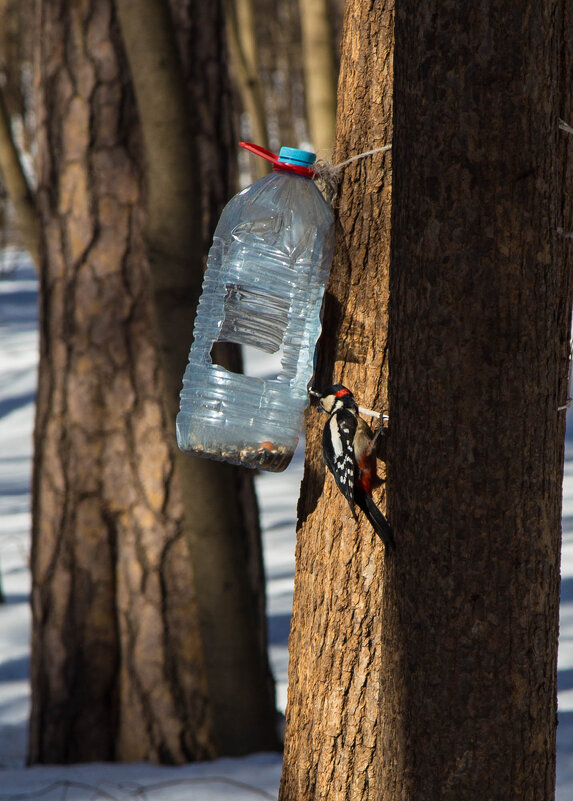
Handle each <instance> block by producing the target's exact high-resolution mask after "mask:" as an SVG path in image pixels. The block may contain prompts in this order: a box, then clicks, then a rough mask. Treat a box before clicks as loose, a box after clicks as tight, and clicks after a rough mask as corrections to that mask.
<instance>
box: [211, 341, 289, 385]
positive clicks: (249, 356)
mask: <svg viewBox="0 0 573 801" xmlns="http://www.w3.org/2000/svg"><path fill="white" fill-rule="evenodd" d="M216 345H217V343H215V344H214V345H213V347H212V348H211V353H210V356H211V361H212V363H213V364H219V359H217V356H216V354H215V351H216ZM241 352H242V356H243V370H242V373H241V372H240V371H239V370H234V369H233V368H232V366H230V365H229V364H225V365H222V366H224V367H225V369H226V370H229V372H231V373H237V374H238V375H241V374H242V375H245V376H247V377H248V378H259V379H261V380H262V381H274V380H276V379H277V378H278V375H279V373H280V371H281V367H282V357H283V348H282V346H281V347H280V348H279V349H278V350H277V351H275V353H269V352H268V351H265V350H263V349H261V348H257V347H255V346H254V345H242V346H241Z"/></svg>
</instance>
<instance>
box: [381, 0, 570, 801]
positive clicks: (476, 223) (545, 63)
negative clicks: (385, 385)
mask: <svg viewBox="0 0 573 801" xmlns="http://www.w3.org/2000/svg"><path fill="white" fill-rule="evenodd" d="M564 6H565V4H557V5H556V4H555V3H553V2H542V3H532V2H529V3H525V4H524V3H523V2H516V0H513V1H512V2H507V0H503V2H502V1H501V0H494V2H491V3H489V4H487V5H486V6H476V7H474V6H465V5H456V6H455V7H454V5H453V4H452V3H449V2H436V3H432V4H431V5H428V6H424V5H422V6H421V5H420V3H415V2H412V0H405V2H402V3H400V5H399V7H398V6H397V16H396V50H395V52H396V59H395V75H396V79H395V106H394V108H395V135H394V149H393V159H394V185H393V215H392V254H393V255H392V264H391V286H390V332H391V339H390V345H389V363H390V441H389V459H388V463H389V496H390V502H389V506H390V519H391V520H392V523H393V525H394V528H395V531H396V539H397V544H398V550H397V553H396V558H395V559H393V560H391V563H390V565H389V567H388V574H387V582H386V585H385V588H384V597H383V619H384V631H385V641H386V644H385V648H384V652H383V660H382V674H381V675H382V677H383V680H382V692H381V731H382V736H381V738H380V742H379V754H380V762H381V780H380V785H379V787H378V797H384V798H392V799H396V801H401V800H402V799H403V800H404V801H406V800H408V801H410V800H411V799H419V798H424V799H427V801H434V799H436V800H437V799H440V801H447V799H452V801H454V799H455V801H460V800H461V799H463V800H464V801H465V799H476V801H477V799H480V801H481V799H484V798H487V799H490V798H491V799H493V798H495V799H520V801H521V799H529V800H531V801H533V799H535V801H540V799H547V801H549V799H553V797H554V789H555V788H554V784H555V725H556V656H557V630H558V609H559V553H560V519H561V514H560V512H561V483H562V468H563V444H564V431H565V412H564V409H563V408H562V407H563V404H564V403H565V399H566V398H567V367H568V354H569V334H570V315H571V302H572V282H571V266H572V265H571V246H570V243H568V242H566V241H565V240H564V239H563V237H560V236H559V234H558V230H559V229H562V230H563V229H564V230H571V221H572V208H571V191H570V190H571V186H570V185H569V186H565V184H564V181H563V176H564V151H565V142H564V135H563V134H562V133H560V132H559V131H558V118H559V117H560V116H563V115H565V114H567V115H569V118H570V115H571V85H570V83H569V84H568V83H567V82H566V81H565V80H564V77H565V75H567V74H569V75H570V69H571V65H570V64H569V65H568V67H567V65H566V64H565V61H564V46H565V36H566V35H569V33H570V28H569V29H567V27H566V26H565V24H564ZM398 9H399V10H398ZM566 67H567V68H566ZM567 144H568V147H569V154H570V153H571V143H570V142H569V143H567ZM569 170H570V167H569ZM570 177H571V173H570V171H569V180H570Z"/></svg>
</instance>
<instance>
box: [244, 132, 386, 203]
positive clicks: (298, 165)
mask: <svg viewBox="0 0 573 801" xmlns="http://www.w3.org/2000/svg"><path fill="white" fill-rule="evenodd" d="M239 144H240V146H241V147H243V148H245V150H249V151H250V152H251V153H254V154H255V155H256V156H260V157H261V158H263V159H266V160H267V161H270V162H271V164H272V165H273V170H284V171H285V172H292V173H295V174H296V175H304V176H306V177H307V178H313V179H314V180H315V181H317V182H318V183H319V184H321V186H322V191H323V192H324V195H325V196H326V199H327V200H328V202H329V203H331V202H332V200H333V198H334V196H335V195H336V192H337V190H338V186H339V184H340V180H341V178H342V171H343V170H344V168H345V167H348V165H349V164H352V163H353V162H355V161H358V160H359V159H364V158H366V157H367V156H374V155H376V154H377V153H386V152H387V151H388V150H391V149H392V145H384V146H383V147H375V148H373V149H372V150H366V151H364V153H357V154H356V155H354V156H351V157H350V158H348V159H345V160H344V161H341V162H339V163H338V164H332V163H331V162H330V161H327V160H326V159H318V160H317V161H314V153H310V152H308V151H303V150H295V149H294V148H289V147H281V150H280V153H279V154H278V155H277V154H276V153H273V152H272V151H271V150H267V149H266V148H264V147H261V145H256V144H254V143H253V142H239ZM301 153H305V154H306V156H307V157H308V158H305V162H304V163H303V161H301V160H300V158H301V157H300V155H299V154H301ZM311 164H312V166H310V165H311Z"/></svg>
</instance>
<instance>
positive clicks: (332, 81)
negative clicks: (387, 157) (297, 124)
mask: <svg viewBox="0 0 573 801" xmlns="http://www.w3.org/2000/svg"><path fill="white" fill-rule="evenodd" d="M299 9H300V25H301V31H302V57H303V64H304V85H305V95H306V114H307V118H308V125H309V129H310V138H311V141H312V144H313V146H314V148H315V150H316V152H317V154H318V156H319V157H320V158H325V159H329V158H331V156H332V146H333V142H334V129H335V125H336V71H335V67H334V54H333V44H332V39H333V34H332V25H331V12H330V9H329V3H328V0H299Z"/></svg>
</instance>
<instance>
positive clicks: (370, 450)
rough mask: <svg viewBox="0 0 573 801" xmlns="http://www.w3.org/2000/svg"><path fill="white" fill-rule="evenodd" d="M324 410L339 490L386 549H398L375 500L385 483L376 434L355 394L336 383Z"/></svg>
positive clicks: (326, 446) (329, 461) (327, 450)
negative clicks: (379, 472) (375, 492)
mask: <svg viewBox="0 0 573 801" xmlns="http://www.w3.org/2000/svg"><path fill="white" fill-rule="evenodd" d="M319 403H320V408H321V410H322V411H323V412H326V414H328V420H327V422H326V424H325V426H324V430H323V432H322V449H323V453H324V460H325V462H326V465H327V467H328V469H329V470H330V472H331V473H332V475H333V476H334V480H335V482H336V485H337V486H338V489H339V490H340V491H341V492H342V494H343V495H344V497H345V498H346V500H347V501H348V503H349V505H350V509H351V511H352V514H353V516H354V519H355V520H356V519H357V515H356V511H355V509H354V506H355V504H356V505H357V506H358V507H359V508H360V509H362V511H363V512H364V514H365V515H366V517H367V518H368V520H369V521H370V523H371V525H372V528H373V529H374V531H375V532H376V534H378V536H379V537H380V539H381V540H382V541H383V543H384V545H385V546H386V547H390V548H394V547H395V543H394V534H393V533H392V529H391V527H390V524H389V523H388V521H387V520H386V518H385V517H384V515H383V514H382V512H381V511H380V509H378V507H377V506H376V504H375V503H374V501H373V500H372V489H373V487H376V486H378V485H379V484H380V483H381V482H380V479H379V478H378V476H377V474H376V439H377V436H378V433H379V431H380V430H381V429H379V431H378V432H376V434H373V433H372V431H371V429H370V426H368V425H367V423H365V422H364V420H363V419H362V418H361V417H360V416H359V414H358V404H357V403H356V401H355V400H354V395H353V394H352V392H351V391H350V390H349V389H347V388H346V387H343V386H342V384H335V385H334V386H332V387H329V388H328V389H327V390H326V391H325V392H324V393H323V394H322V395H320V401H319Z"/></svg>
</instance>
